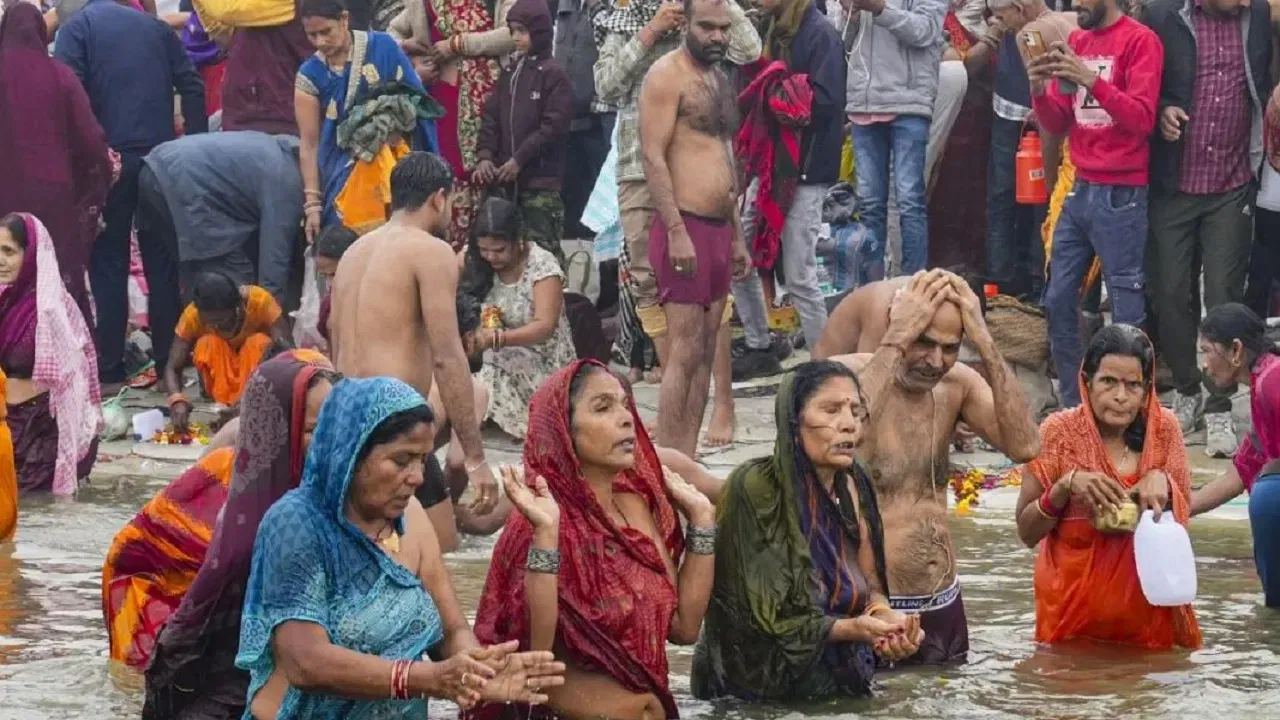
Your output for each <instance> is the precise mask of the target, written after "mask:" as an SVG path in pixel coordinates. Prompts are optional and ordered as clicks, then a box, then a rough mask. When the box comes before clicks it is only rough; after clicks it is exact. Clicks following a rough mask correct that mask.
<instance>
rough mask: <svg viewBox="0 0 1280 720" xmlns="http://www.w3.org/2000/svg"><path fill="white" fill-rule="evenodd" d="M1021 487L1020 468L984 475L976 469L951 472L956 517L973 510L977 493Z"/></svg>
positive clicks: (976, 500)
mask: <svg viewBox="0 0 1280 720" xmlns="http://www.w3.org/2000/svg"><path fill="white" fill-rule="evenodd" d="M1021 486H1022V468H1021V466H1018V467H1014V468H1011V469H1009V470H1007V471H1005V472H1002V473H985V472H983V471H981V470H979V469H977V468H970V469H968V470H965V471H960V470H952V471H951V490H952V491H953V492H954V493H955V496H956V515H960V516H964V515H968V514H970V513H971V512H973V508H974V507H975V506H977V505H978V492H979V491H982V490H994V489H996V488H1001V487H1021Z"/></svg>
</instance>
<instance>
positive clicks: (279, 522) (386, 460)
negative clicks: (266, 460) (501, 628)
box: [236, 378, 564, 719]
mask: <svg viewBox="0 0 1280 720" xmlns="http://www.w3.org/2000/svg"><path fill="white" fill-rule="evenodd" d="M434 438H435V428H434V422H433V416H432V413H431V408H430V407H429V406H428V405H427V404H426V401H424V400H423V399H422V396H421V395H419V394H418V393H417V392H415V391H414V390H413V389H412V388H410V387H409V386H408V385H406V384H404V383H402V382H399V381H397V380H391V379H388V378H378V379H371V380H344V381H342V382H340V383H338V385H336V386H335V387H334V389H333V392H332V393H331V394H330V396H329V399H328V401H326V403H325V405H324V407H323V409H322V410H321V412H320V417H319V420H318V421H317V423H316V429H315V433H314V435H313V439H312V441H311V447H310V449H309V451H308V453H307V464H306V468H305V470H304V471H303V475H302V484H301V485H300V486H299V487H298V488H296V489H294V490H292V491H290V492H289V493H287V494H286V495H285V496H284V497H282V498H281V499H280V500H279V501H278V502H276V504H275V505H273V506H272V507H271V509H270V510H269V511H267V514H266V515H265V516H264V517H263V519H262V524H261V526H260V528H259V530H258V536H257V539H256V541H255V543H254V548H253V564H252V570H251V571H250V575H249V582H248V586H247V590H246V595H245V604H244V614H243V617H242V620H241V627H240V651H239V654H238V655H237V657H236V665H237V666H239V667H240V668H241V669H243V670H247V671H248V672H249V677H250V683H249V693H248V698H247V700H248V705H249V709H250V715H251V716H252V717H254V718H281V719H286V718H304V717H305V718H352V719H362V718H399V717H414V718H422V717H426V716H427V714H426V698H427V697H435V698H444V699H448V700H452V701H454V702H456V703H458V704H459V705H461V706H462V707H464V708H467V707H470V706H471V705H473V704H474V703H476V702H480V701H483V702H522V703H523V702H532V703H541V702H545V701H546V699H547V698H546V695H545V694H544V690H545V689H546V688H549V687H553V686H557V685H561V684H563V682H564V665H563V664H561V663H556V662H553V657H552V654H551V653H549V652H526V653H520V652H514V650H515V649H516V647H517V643H514V642H513V643H507V644H504V645H493V646H489V647H481V646H480V644H479V643H478V642H477V641H476V639H475V636H474V635H473V634H472V632H471V628H470V626H469V624H468V623H467V620H466V617H465V616H464V615H463V614H462V610H461V607H460V606H459V605H458V599H457V596H456V595H455V594H454V591H453V587H452V584H451V583H450V580H449V574H448V570H447V569H446V568H445V566H444V563H443V560H442V558H441V555H440V548H439V545H438V544H437V542H436V539H435V533H434V531H433V530H432V528H431V524H430V521H429V520H428V519H427V516H426V513H425V511H424V510H423V509H422V506H421V505H419V504H418V502H417V500H415V499H414V496H413V495H414V490H415V489H416V488H417V487H418V486H420V485H421V484H422V481H423V473H422V466H423V459H424V458H425V457H427V455H428V454H429V453H430V452H431V448H432V446H433V443H434ZM424 588H425V589H424ZM427 653H431V656H433V657H437V658H444V659H442V660H440V661H437V662H433V661H431V660H430V659H428V657H427Z"/></svg>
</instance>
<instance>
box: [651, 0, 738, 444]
mask: <svg viewBox="0 0 1280 720" xmlns="http://www.w3.org/2000/svg"><path fill="white" fill-rule="evenodd" d="M732 1H733V0H685V11H684V14H685V18H686V26H685V27H686V29H685V36H684V45H683V46H682V47H680V48H679V49H676V50H672V51H671V52H669V53H667V54H666V55H664V56H663V57H662V58H661V59H659V60H658V61H657V62H656V63H654V65H653V67H652V68H651V69H650V70H649V73H648V75H646V76H645V80H644V85H643V87H642V88H641V90H640V102H639V115H640V152H641V155H642V159H643V162H644V174H645V179H646V180H647V181H648V183H649V192H650V195H651V196H652V198H653V204H654V208H655V210H656V213H655V215H654V218H653V224H652V226H651V227H650V230H649V262H650V264H651V265H652V267H653V271H654V275H655V276H656V279H657V282H658V298H659V301H660V302H661V303H662V305H663V308H664V309H665V310H666V315H667V333H668V337H669V338H670V340H669V342H670V350H669V351H668V356H669V357H668V360H667V366H666V367H665V368H663V373H662V389H661V392H660V393H659V397H658V426H657V438H658V444H659V445H661V446H664V447H670V448H674V449H676V450H679V451H680V452H682V453H685V454H686V455H688V456H690V457H693V455H694V452H695V451H696V449H697V443H698V428H699V427H701V425H702V414H703V412H704V411H705V409H706V404H707V392H708V390H709V388H710V383H711V364H712V361H713V360H714V358H715V349H716V342H715V341H716V333H717V331H718V330H719V328H720V321H721V313H722V312H723V311H724V303H725V298H726V297H727V296H728V294H729V282H730V280H732V279H733V277H734V276H735V274H736V275H737V276H739V277H746V274H747V273H748V272H749V271H750V266H751V263H750V256H749V255H748V254H747V248H746V244H745V242H744V240H743V237H742V225H741V222H740V219H739V217H738V211H737V199H738V188H737V181H736V178H737V172H736V169H735V166H734V159H733V145H732V143H733V134H734V132H735V131H736V130H737V129H738V112H737V104H736V96H735V93H734V91H733V87H732V85H731V84H730V82H729V79H728V78H727V77H726V76H725V74H724V73H723V72H722V71H721V70H720V69H719V67H717V63H718V62H719V61H721V60H723V59H724V57H725V53H726V51H727V49H728V31H729V27H730V25H731V24H732V15H731V14H730V11H729V5H728V3H730V2H732Z"/></svg>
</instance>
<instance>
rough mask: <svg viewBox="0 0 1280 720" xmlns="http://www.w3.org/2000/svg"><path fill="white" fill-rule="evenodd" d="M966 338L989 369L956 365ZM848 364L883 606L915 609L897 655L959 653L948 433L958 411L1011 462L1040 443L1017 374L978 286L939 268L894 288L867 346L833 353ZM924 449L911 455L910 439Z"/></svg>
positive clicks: (964, 634)
mask: <svg viewBox="0 0 1280 720" xmlns="http://www.w3.org/2000/svg"><path fill="white" fill-rule="evenodd" d="M966 337H967V338H968V339H969V341H970V342H971V343H973V345H974V346H975V347H976V348H977V350H978V354H979V355H980V357H981V358H982V362H983V363H984V365H985V366H986V368H987V372H988V373H989V375H990V376H991V384H990V385H988V384H987V382H986V381H985V380H983V379H982V376H981V375H979V374H978V372H977V371H976V370H973V369H972V368H969V367H967V366H965V365H963V364H956V357H957V355H958V353H959V351H960V342H961V340H963V339H964V338H966ZM832 359H833V360H836V361H839V362H843V363H845V364H846V365H848V366H849V367H851V368H853V369H854V370H855V371H856V372H857V373H858V377H859V379H860V380H861V383H862V388H863V391H864V392H865V393H866V395H867V398H868V400H869V403H870V409H871V419H870V422H869V423H868V433H867V436H866V437H864V438H863V441H862V446H861V447H860V448H859V450H858V453H859V456H860V458H861V459H862V461H863V462H865V463H866V464H867V467H868V468H869V469H870V472H871V480H872V484H873V485H874V487H875V490H876V495H877V497H878V499H879V505H880V516H881V520H882V522H883V525H884V543H885V559H886V562H887V564H888V568H887V570H888V573H887V574H888V581H889V587H888V588H885V594H886V595H888V596H889V604H890V605H891V606H892V607H893V608H894V609H895V610H898V611H900V612H919V613H920V615H921V627H922V628H923V629H924V631H925V641H924V644H922V645H921V646H920V651H919V652H918V653H917V654H916V655H915V656H913V657H912V658H911V659H910V660H909V661H908V662H909V663H912V664H942V663H948V662H958V661H963V660H964V659H965V655H966V653H967V652H968V650H969V629H968V625H967V623H966V621H965V616H964V602H963V600H962V599H961V597H960V586H959V584H958V582H957V579H956V556H955V546H954V545H953V544H952V542H951V535H950V532H949V530H948V527H947V492H948V489H947V473H948V470H949V469H950V462H951V458H950V447H949V446H950V439H951V435H952V432H953V431H954V430H955V426H956V423H957V422H960V421H961V420H963V421H964V422H965V423H967V424H968V425H969V427H971V428H972V429H973V430H974V431H975V432H977V433H978V434H979V435H981V436H982V437H984V438H985V439H986V440H987V441H988V442H990V443H991V444H992V445H993V446H995V448H996V449H997V450H999V451H1000V452H1002V453H1004V454H1005V455H1007V456H1008V457H1009V458H1010V459H1012V460H1013V461H1014V462H1018V463H1022V462H1028V461H1030V460H1031V459H1032V458H1034V457H1035V456H1036V455H1037V454H1038V453H1039V451H1040V438H1039V432H1038V429H1037V427H1036V424H1035V423H1034V422H1033V421H1032V419H1031V413H1030V411H1029V409H1028V407H1027V402H1026V399H1025V398H1024V397H1023V394H1022V389H1021V387H1020V386H1019V384H1018V380H1017V378H1015V377H1014V375H1013V372H1012V371H1011V370H1010V369H1009V367H1008V366H1007V365H1006V364H1005V361H1004V358H1003V357H1001V356H1000V352H999V351H998V350H997V349H996V345H995V342H994V341H993V340H992V339H991V334H990V332H988V330H987V326H986V323H985V322H983V319H982V310H981V304H980V302H979V300H978V297H977V295H976V294H975V293H974V292H973V290H972V288H970V287H969V286H968V284H966V283H965V281H964V280H962V279H961V278H959V277H958V276H956V275H953V274H951V273H949V272H947V271H945V270H930V271H928V272H921V273H917V274H916V275H915V276H914V277H912V278H911V280H910V281H909V283H908V284H907V286H906V287H905V288H903V289H902V291H901V292H900V293H898V295H897V297H896V298H895V299H894V301H893V305H892V307H891V309H890V311H889V327H888V329H887V330H886V331H885V333H884V337H883V338H881V340H880V346H879V348H878V349H877V350H876V351H875V353H874V354H865V353H864V354H859V355H844V356H840V357H835V358H832ZM922 447H927V448H931V452H929V453H921V452H920V451H919V448H922Z"/></svg>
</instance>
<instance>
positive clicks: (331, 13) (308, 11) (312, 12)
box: [298, 0, 347, 20]
mask: <svg viewBox="0 0 1280 720" xmlns="http://www.w3.org/2000/svg"><path fill="white" fill-rule="evenodd" d="M346 11H347V4H346V3H345V2H343V0H302V2H301V3H300V4H299V5H298V17H299V18H309V17H310V18H314V17H319V18H325V19H328V20H341V19H342V14H343V13H345V12H346Z"/></svg>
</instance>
